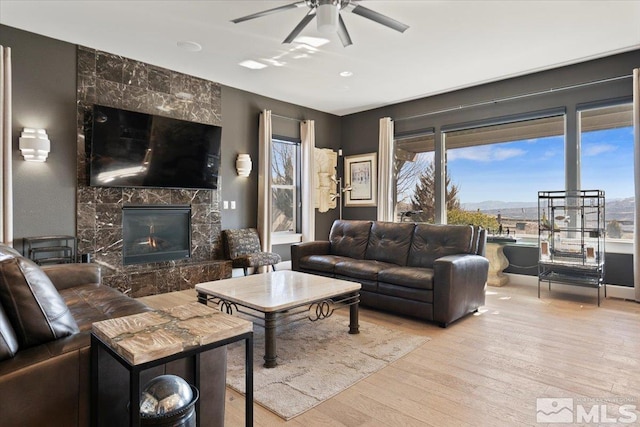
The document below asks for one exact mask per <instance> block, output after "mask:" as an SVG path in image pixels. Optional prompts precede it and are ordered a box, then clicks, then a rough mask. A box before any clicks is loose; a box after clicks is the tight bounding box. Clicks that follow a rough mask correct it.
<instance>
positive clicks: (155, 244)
mask: <svg viewBox="0 0 640 427" xmlns="http://www.w3.org/2000/svg"><path fill="white" fill-rule="evenodd" d="M147 244H148V245H149V247H151V248H153V249H156V248H157V247H158V239H156V238H155V236H154V235H153V225H150V226H149V237H148V238H147Z"/></svg>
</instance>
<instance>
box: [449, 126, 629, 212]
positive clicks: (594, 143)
mask: <svg viewBox="0 0 640 427" xmlns="http://www.w3.org/2000/svg"><path fill="white" fill-rule="evenodd" d="M581 161H582V178H581V179H582V188H583V189H585V190H605V195H606V197H607V199H615V198H625V197H633V192H634V188H633V129H632V128H630V127H626V128H620V129H610V130H604V131H594V132H588V133H585V134H583V135H582V160H581ZM447 167H448V173H449V175H450V176H451V179H452V182H453V183H454V184H456V185H458V186H459V188H460V190H459V194H460V201H461V202H462V203H475V202H483V201H487V200H499V201H505V202H528V201H531V202H532V204H534V205H535V203H536V200H537V195H538V191H547V190H549V191H551V190H563V189H564V138H563V137H547V138H538V139H533V140H526V141H515V142H509V143H500V144H492V145H483V146H477V147H469V148H462V149H457V150H450V151H448V153H447Z"/></svg>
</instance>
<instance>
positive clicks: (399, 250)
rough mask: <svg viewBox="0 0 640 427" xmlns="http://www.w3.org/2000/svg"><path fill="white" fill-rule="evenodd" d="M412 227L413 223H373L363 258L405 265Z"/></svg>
mask: <svg viewBox="0 0 640 427" xmlns="http://www.w3.org/2000/svg"><path fill="white" fill-rule="evenodd" d="M414 227H415V224H413V223H403V224H398V223H393V222H374V223H373V225H372V226H371V232H370V234H369V244H368V245H367V252H366V253H365V256H364V257H365V258H366V259H375V260H378V261H382V262H389V263H392V264H397V265H406V264H407V256H408V255H409V247H410V246H411V237H412V234H413V229H414Z"/></svg>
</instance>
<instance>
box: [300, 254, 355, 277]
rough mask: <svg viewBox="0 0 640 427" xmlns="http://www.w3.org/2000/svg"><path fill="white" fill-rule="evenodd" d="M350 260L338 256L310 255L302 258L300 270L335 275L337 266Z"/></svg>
mask: <svg viewBox="0 0 640 427" xmlns="http://www.w3.org/2000/svg"><path fill="white" fill-rule="evenodd" d="M348 260H349V258H347V257H343V256H338V255H308V256H305V257H302V258H300V268H303V269H305V270H314V271H323V272H325V273H333V270H334V269H335V267H336V264H337V263H339V262H341V261H348Z"/></svg>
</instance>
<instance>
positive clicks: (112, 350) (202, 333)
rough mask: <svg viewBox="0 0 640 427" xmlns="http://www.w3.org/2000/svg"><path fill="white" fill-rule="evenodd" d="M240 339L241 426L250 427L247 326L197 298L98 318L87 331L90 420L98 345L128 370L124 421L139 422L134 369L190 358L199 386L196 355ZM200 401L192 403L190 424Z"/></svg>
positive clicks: (137, 379) (94, 408)
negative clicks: (242, 352)
mask: <svg viewBox="0 0 640 427" xmlns="http://www.w3.org/2000/svg"><path fill="white" fill-rule="evenodd" d="M243 340H244V341H245V347H246V357H245V378H246V379H245V387H246V391H247V392H246V398H245V399H246V400H245V402H246V407H245V411H246V414H245V424H246V426H252V425H253V324H252V323H251V322H249V321H247V320H244V319H240V318H238V317H235V316H231V315H228V314H225V313H222V312H220V311H219V310H215V309H213V308H211V307H207V306H205V305H203V304H200V303H198V302H194V303H190V304H185V305H181V306H177V307H172V308H169V309H165V310H156V311H149V312H145V313H140V314H134V315H131V316H125V317H119V318H115V319H109V320H104V321H102V322H96V323H94V324H93V329H92V331H91V378H92V381H91V424H92V425H97V421H98V413H97V402H98V397H99V390H98V387H99V385H98V383H97V378H98V370H99V366H98V351H99V349H100V348H102V349H104V350H105V351H106V352H107V353H108V354H109V355H110V356H111V357H113V358H114V359H115V360H117V361H118V362H119V363H120V364H121V365H122V366H124V367H125V368H126V369H127V370H128V371H129V402H130V404H129V425H130V426H139V425H140V413H139V411H140V392H141V390H140V386H141V384H140V373H141V372H142V371H144V370H145V369H148V368H151V367H154V366H159V365H163V364H165V363H167V362H171V361H173V360H177V359H181V358H186V357H194V358H195V363H194V378H195V381H194V382H195V384H194V386H195V387H196V388H198V389H200V382H201V381H200V380H201V379H200V353H202V352H205V351H207V350H211V349H214V348H217V347H222V346H224V345H227V344H231V343H233V342H237V341H243ZM199 410H200V401H199V400H198V401H197V402H196V422H197V425H200V418H199V416H198V414H199V412H200V411H199Z"/></svg>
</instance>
